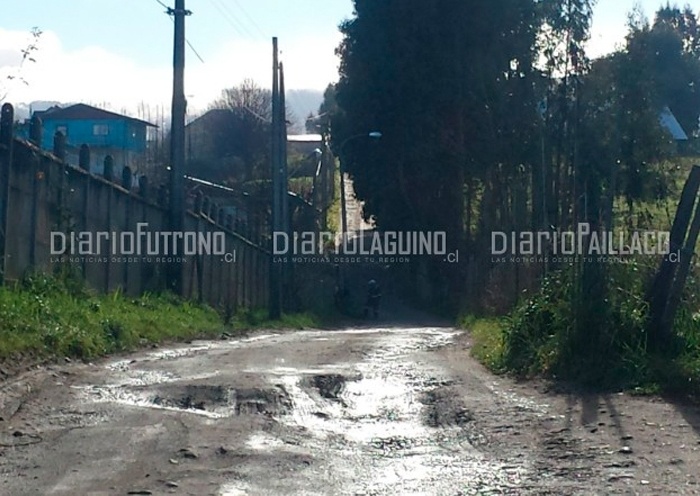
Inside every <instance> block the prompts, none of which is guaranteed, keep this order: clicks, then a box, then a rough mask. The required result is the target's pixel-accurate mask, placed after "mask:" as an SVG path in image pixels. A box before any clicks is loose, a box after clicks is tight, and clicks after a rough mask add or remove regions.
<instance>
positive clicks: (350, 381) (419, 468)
mask: <svg viewBox="0 0 700 496" xmlns="http://www.w3.org/2000/svg"><path fill="white" fill-rule="evenodd" d="M455 336H456V333H455V332H451V331H445V330H429V331H428V330H423V329H418V330H414V331H413V332H391V333H388V335H387V336H386V337H383V338H380V339H378V340H377V348H376V349H375V350H373V351H372V352H370V353H369V354H367V357H366V360H364V361H362V362H360V363H358V364H356V365H355V367H354V373H351V374H343V373H341V372H338V370H339V368H338V367H337V366H336V368H333V369H331V368H329V369H328V370H326V371H325V373H319V371H318V370H313V371H310V372H312V373H310V374H309V373H303V372H302V371H300V370H296V371H294V370H293V369H292V370H289V369H285V371H286V372H287V374H286V375H281V376H280V374H279V372H280V371H279V370H276V371H275V377H274V380H275V381H281V382H282V383H283V384H284V387H285V389H286V390H287V391H288V393H289V395H290V399H291V401H292V403H293V409H292V410H291V412H290V413H289V414H288V415H286V416H283V417H278V420H279V421H280V422H282V423H286V424H287V425H289V427H291V428H296V429H298V428H299V427H302V428H303V429H304V431H305V432H307V433H308V436H310V437H307V438H306V440H305V443H304V444H305V445H306V447H307V449H309V451H310V452H311V453H313V454H314V455H316V456H318V457H319V458H321V459H324V460H326V461H327V462H328V463H329V465H330V466H332V467H333V468H332V469H331V470H332V472H334V473H335V474H336V476H337V478H338V480H341V481H346V484H348V483H349V482H350V481H354V485H353V484H349V485H347V486H345V489H346V491H343V494H373V495H374V494H376V495H384V494H387V495H388V494H402V495H411V494H477V492H470V491H471V490H472V489H473V490H474V491H478V493H479V494H491V492H490V491H492V490H493V491H494V494H502V493H503V492H504V491H509V490H510V489H511V488H513V487H516V486H517V484H518V483H519V482H520V480H522V478H523V476H524V473H525V470H524V469H520V468H517V467H510V466H507V465H505V464H503V463H500V462H499V461H496V460H490V459H488V458H487V457H486V456H484V455H483V454H482V453H480V452H479V451H478V450H477V449H476V448H475V447H474V446H473V445H472V444H471V443H470V442H469V436H467V435H465V434H464V432H463V425H464V424H467V423H469V422H470V421H471V420H472V419H471V414H470V413H469V412H466V411H457V412H456V413H455V415H454V419H453V420H452V421H451V422H450V425H440V426H439V427H438V426H437V425H431V424H430V415H429V414H428V412H427V410H428V407H429V405H426V399H425V396H424V395H425V393H426V390H427V391H430V390H431V389H432V388H438V387H440V386H444V385H447V384H449V381H448V380H447V379H444V378H443V379H440V378H439V376H440V370H435V369H431V368H429V367H428V366H426V365H422V366H421V365H418V364H417V363H416V361H415V360H414V359H413V358H412V357H410V355H411V354H412V353H414V352H420V351H424V350H427V349H434V348H437V347H440V346H444V345H446V344H448V343H449V342H451V341H452V340H453V339H454V337H455ZM342 369H345V370H347V369H348V366H347V365H346V366H344V367H341V368H340V370H342ZM307 372H309V371H307ZM436 377H437V378H436ZM253 439H256V441H251V442H250V443H249V444H248V446H249V447H254V448H255V449H256V450H262V451H277V450H280V449H284V447H283V446H282V444H283V443H281V442H275V441H273V440H270V439H269V437H266V438H265V442H260V439H258V438H253ZM224 494H227V493H224Z"/></svg>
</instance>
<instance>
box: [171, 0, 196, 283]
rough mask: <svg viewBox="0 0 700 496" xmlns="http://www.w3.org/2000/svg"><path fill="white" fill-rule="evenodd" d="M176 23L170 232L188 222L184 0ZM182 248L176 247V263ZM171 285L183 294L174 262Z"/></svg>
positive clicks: (176, 10)
mask: <svg viewBox="0 0 700 496" xmlns="http://www.w3.org/2000/svg"><path fill="white" fill-rule="evenodd" d="M168 14H169V15H172V16H173V18H174V21H175V39H174V45H173V101H172V109H171V126H170V208H169V212H170V229H171V230H172V231H173V232H175V231H180V232H181V231H182V230H183V227H184V222H185V180H184V176H185V113H186V111H187V102H186V100H185V17H186V16H188V15H191V14H192V12H190V11H189V10H185V0H175V8H174V9H168ZM181 248H182V246H178V247H177V256H176V257H174V259H175V260H177V259H178V258H179V257H180V256H181V254H182V250H181ZM170 269H171V271H170V274H169V281H168V286H169V287H170V289H171V290H172V291H173V292H174V293H175V294H178V295H180V294H182V290H183V284H182V263H180V262H177V261H176V262H173V264H172V265H171V267H170Z"/></svg>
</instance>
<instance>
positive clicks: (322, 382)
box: [311, 374, 359, 401]
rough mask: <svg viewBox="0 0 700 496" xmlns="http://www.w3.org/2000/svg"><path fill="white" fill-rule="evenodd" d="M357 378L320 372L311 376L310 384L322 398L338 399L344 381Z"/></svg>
mask: <svg viewBox="0 0 700 496" xmlns="http://www.w3.org/2000/svg"><path fill="white" fill-rule="evenodd" d="M358 379H359V377H345V376H343V375H340V374H321V375H315V376H313V377H311V385H312V386H313V387H314V388H316V389H317V390H318V394H319V395H320V396H321V397H322V398H325V399H327V400H335V401H340V400H341V395H342V393H343V391H344V390H345V383H346V382H348V381H356V380H358Z"/></svg>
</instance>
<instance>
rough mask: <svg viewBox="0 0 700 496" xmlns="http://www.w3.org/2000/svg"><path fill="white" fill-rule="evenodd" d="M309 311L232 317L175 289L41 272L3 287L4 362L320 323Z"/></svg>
mask: <svg viewBox="0 0 700 496" xmlns="http://www.w3.org/2000/svg"><path fill="white" fill-rule="evenodd" d="M316 324H317V322H316V319H315V318H314V317H313V316H312V315H310V314H296V315H285V316H283V318H282V319H280V320H279V321H270V320H268V319H267V318H266V313H265V311H263V310H245V311H241V312H239V313H237V314H235V315H234V316H233V317H232V318H231V319H230V321H229V322H227V323H226V322H224V320H223V318H222V316H221V315H220V314H219V313H217V312H216V311H215V310H214V309H212V308H210V307H207V306H204V305H199V304H197V303H194V302H190V301H186V300H183V299H181V298H178V297H175V296H173V295H170V294H144V295H142V296H140V297H137V298H134V297H130V296H127V295H124V294H122V293H120V292H115V293H112V294H108V295H102V294H95V293H92V292H90V291H88V290H87V289H86V288H85V287H83V286H82V284H81V283H80V282H78V281H77V280H75V279H71V278H69V277H64V278H55V277H50V276H45V275H41V274H35V275H32V276H30V277H27V278H26V279H25V280H23V281H21V282H19V283H17V284H16V285H15V286H14V287H0V360H3V361H6V360H12V359H13V358H17V357H28V356H29V357H32V358H34V359H37V360H41V359H51V358H54V357H71V358H78V359H92V358H96V357H99V356H103V355H107V354H110V353H116V352H124V351H130V350H134V349H137V348H140V347H143V346H147V345H149V344H154V343H161V342H168V341H185V340H190V339H195V338H207V337H215V336H220V335H221V334H222V333H224V332H226V333H228V334H236V333H241V332H242V331H244V330H250V329H255V328H266V329H286V328H296V329H299V328H306V327H314V326H315V325H316Z"/></svg>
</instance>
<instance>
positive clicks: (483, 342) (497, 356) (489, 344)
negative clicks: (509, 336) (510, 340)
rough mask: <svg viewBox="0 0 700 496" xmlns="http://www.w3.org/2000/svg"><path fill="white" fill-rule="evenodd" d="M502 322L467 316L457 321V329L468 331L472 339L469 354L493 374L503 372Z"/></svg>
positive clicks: (498, 319) (488, 318)
mask: <svg viewBox="0 0 700 496" xmlns="http://www.w3.org/2000/svg"><path fill="white" fill-rule="evenodd" d="M504 325H505V323H504V320H503V319H501V318H497V317H481V318H479V317H475V316H473V315H468V316H466V317H462V318H460V320H459V327H460V328H462V329H466V330H468V331H469V333H470V335H471V338H472V348H471V354H472V356H473V357H474V358H476V359H477V360H479V361H480V362H481V363H482V364H484V365H485V366H486V367H487V368H488V369H489V370H491V371H492V372H495V373H501V372H503V371H504V363H503V356H504V354H503V345H504V341H503V328H504Z"/></svg>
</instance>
